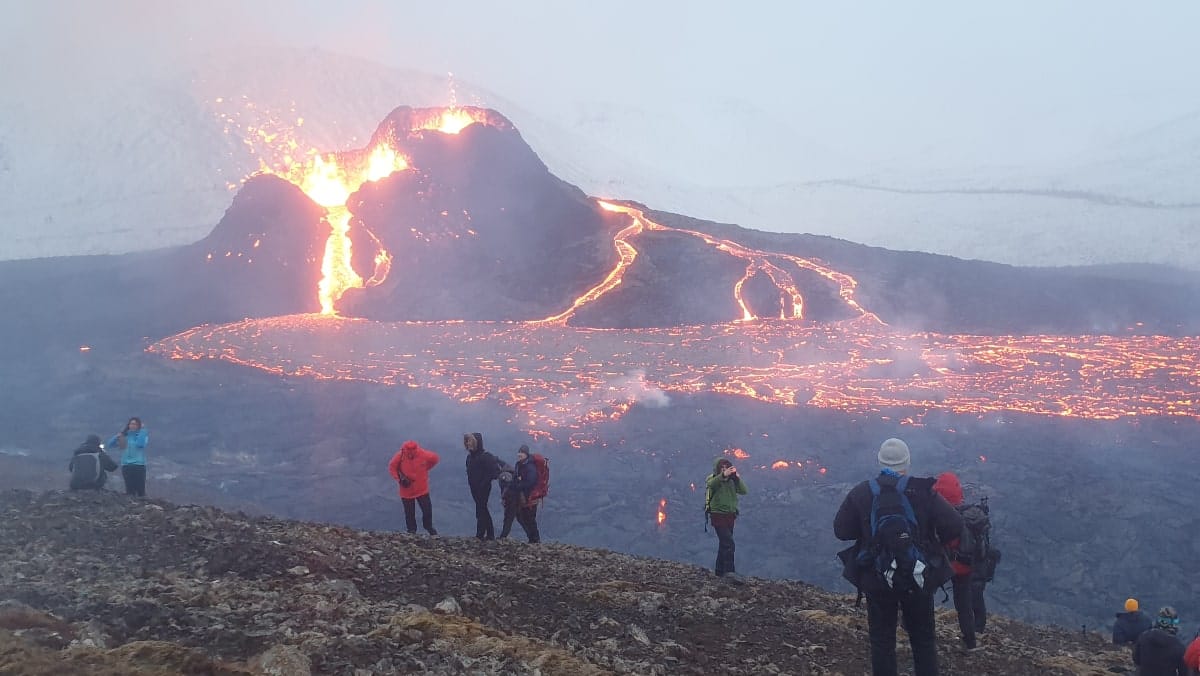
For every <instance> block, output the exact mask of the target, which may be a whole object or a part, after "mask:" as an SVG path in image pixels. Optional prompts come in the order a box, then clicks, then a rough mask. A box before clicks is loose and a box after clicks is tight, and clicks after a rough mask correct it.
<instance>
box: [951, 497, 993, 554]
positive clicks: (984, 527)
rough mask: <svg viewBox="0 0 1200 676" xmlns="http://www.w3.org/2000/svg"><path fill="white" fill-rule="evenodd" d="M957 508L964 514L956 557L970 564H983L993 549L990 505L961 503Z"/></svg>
mask: <svg viewBox="0 0 1200 676" xmlns="http://www.w3.org/2000/svg"><path fill="white" fill-rule="evenodd" d="M955 509H957V510H958V513H959V514H961V515H962V518H963V529H962V535H961V536H960V537H959V539H958V551H956V552H954V559H955V560H956V561H959V562H961V563H964V564H966V565H968V566H972V565H977V564H979V565H982V564H983V563H984V562H986V561H987V560H988V556H989V553H990V551H991V549H992V520H991V518H990V516H989V511H988V507H987V505H986V504H982V503H981V504H977V505H959V506H958V507H956V508H955Z"/></svg>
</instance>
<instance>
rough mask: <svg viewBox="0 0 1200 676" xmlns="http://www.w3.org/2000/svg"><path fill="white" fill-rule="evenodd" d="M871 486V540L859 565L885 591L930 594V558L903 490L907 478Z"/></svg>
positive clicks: (870, 484)
mask: <svg viewBox="0 0 1200 676" xmlns="http://www.w3.org/2000/svg"><path fill="white" fill-rule="evenodd" d="M868 485H869V486H870V487H871V537H870V539H869V540H868V541H867V543H866V546H865V547H864V548H862V549H861V550H860V551H859V554H858V557H859V564H860V565H861V566H863V567H864V568H866V569H868V570H871V571H873V572H874V574H875V575H876V576H878V578H879V581H880V582H882V583H883V586H885V587H886V588H888V589H890V590H892V591H894V592H897V593H899V594H904V595H908V594H916V593H922V592H932V591H933V588H934V587H935V586H936V585H934V584H931V583H932V581H931V580H927V579H926V573H927V572H931V571H929V557H928V556H927V553H926V551H925V549H924V548H923V543H922V542H921V527H920V525H919V524H918V523H917V515H916V513H915V512H913V507H912V503H911V502H909V500H908V496H906V495H905V494H904V490H905V489H906V488H907V487H908V477H907V476H903V477H900V480H899V481H897V482H896V483H895V485H893V484H891V483H886V484H880V483H879V481H878V480H877V479H871V480H870V481H869V482H868Z"/></svg>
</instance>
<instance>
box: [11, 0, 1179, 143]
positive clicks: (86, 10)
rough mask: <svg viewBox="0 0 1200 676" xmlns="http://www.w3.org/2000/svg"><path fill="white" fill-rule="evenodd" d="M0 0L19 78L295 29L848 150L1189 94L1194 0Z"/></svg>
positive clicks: (986, 138) (965, 135)
mask: <svg viewBox="0 0 1200 676" xmlns="http://www.w3.org/2000/svg"><path fill="white" fill-rule="evenodd" d="M4 4H5V5H6V8H5V12H6V14H7V15H8V16H7V17H6V20H5V21H3V24H2V25H3V27H2V28H0V38H2V40H3V46H0V56H3V57H4V59H5V62H6V65H5V68H4V70H5V71H6V74H5V75H3V76H0V77H3V79H5V80H7V82H6V83H5V84H6V86H7V87H10V88H11V86H12V85H13V84H14V83H15V84H18V85H21V86H24V87H27V88H28V91H30V92H31V93H30V94H29V95H33V96H36V95H42V94H44V93H46V92H52V91H53V89H54V88H55V87H58V86H70V84H71V83H72V82H74V81H77V80H78V79H79V78H86V79H88V80H90V81H92V82H103V81H106V80H107V79H113V78H122V77H123V78H127V77H129V76H130V75H136V74H137V73H138V72H139V71H140V70H141V69H143V68H144V69H151V68H160V67H163V66H168V65H171V64H175V63H178V62H180V61H183V60H186V59H188V58H193V57H194V56H195V55H197V54H202V53H204V52H205V51H207V50H213V49H220V48H222V47H224V46H227V45H231V44H237V43H249V44H256V45H263V44H267V45H271V44H280V45H287V46H293V47H310V46H312V47H320V48H323V49H327V50H331V51H337V52H341V53H345V54H350V55H354V56H359V57H364V58H368V59H371V60H375V61H379V62H383V63H387V64H390V65H395V66H400V67H406V68H413V69H418V70H425V71H428V72H431V73H435V74H436V73H446V72H450V71H452V72H454V73H455V75H456V76H457V77H459V78H461V79H462V80H465V81H469V82H471V83H473V84H475V85H477V86H480V87H483V88H485V89H488V90H490V91H494V92H496V93H497V94H499V95H502V96H504V97H506V98H508V99H511V100H513V101H516V102H517V103H518V104H519V105H522V106H523V107H525V108H528V109H531V110H537V111H540V112H543V113H544V114H545V115H546V116H548V117H552V116H554V115H555V114H556V113H561V112H565V111H569V110H578V107H579V105H580V104H586V103H588V102H594V101H602V102H613V103H619V104H629V105H631V106H633V107H636V108H641V109H645V110H650V111H661V112H662V115H663V123H664V124H670V120H671V117H672V116H675V115H683V114H688V111H689V110H693V109H695V107H696V106H700V107H703V106H704V105H705V102H706V101H711V100H714V99H723V100H745V101H750V102H753V104H754V105H755V106H757V107H759V108H762V109H766V110H770V111H772V112H773V113H775V114H777V115H779V116H783V117H785V118H786V119H788V120H789V121H790V122H791V123H792V124H793V125H794V128H795V129H796V130H798V131H800V132H801V133H803V134H805V135H807V136H809V137H811V138H812V139H814V140H815V141H817V142H819V143H821V144H825V145H827V146H830V147H833V148H836V149H837V150H838V151H839V152H841V153H844V154H845V155H846V156H848V157H852V158H854V160H855V161H856V162H863V163H867V164H870V163H872V162H875V161H889V160H896V159H897V158H900V159H901V160H904V159H905V158H907V159H909V160H911V161H912V162H913V163H914V165H916V164H920V159H921V158H922V157H923V156H930V155H932V156H935V157H937V158H938V161H953V162H954V163H955V164H964V163H965V164H968V165H969V164H994V163H1002V164H1026V163H1039V162H1045V161H1057V160H1060V159H1063V158H1069V157H1071V156H1072V155H1075V154H1077V153H1080V152H1083V151H1085V150H1087V149H1090V148H1093V147H1096V146H1098V145H1102V144H1104V143H1106V142H1109V141H1113V140H1117V139H1120V138H1121V137H1123V136H1125V135H1128V134H1133V133H1137V132H1139V131H1142V130H1144V129H1146V128H1149V127H1152V126H1154V125H1156V124H1158V123H1162V122H1166V121H1169V120H1171V119H1173V118H1177V117H1180V116H1183V115H1187V114H1190V113H1194V112H1196V111H1200V86H1198V84H1197V83H1200V39H1198V38H1197V36H1198V35H1200V2H1196V1H1194V0H1170V1H1168V0H1161V1H1156V2H1142V3H1134V2H1115V1H1108V0H1086V1H1085V0H1078V1H1075V2H1062V1H1054V0H1036V1H1017V2H1013V1H1005V2H988V3H985V2H962V1H960V0H959V1H954V2H940V1H939V2H934V1H923V2H909V3H899V2H855V3H843V2H829V1H825V2H773V3H767V2H760V3H754V2H742V3H734V2H708V1H695V0H693V1H687V2H684V1H659V2H651V1H647V0H641V1H625V0H608V1H606V2H564V1H562V0H556V1H549V0H547V1H540V2H532V1H531V2H521V1H519V0H510V1H508V2H487V3H482V2H479V3H477V2H468V1H465V0H464V1H463V2H456V3H455V2H449V3H448V2H435V1H433V2H431V1H429V0H426V1H424V2H399V1H361V2H353V1H346V2H336V3H335V2H327V1H324V0H297V1H293V2H284V1H281V0H263V1H259V2H253V1H244V2H232V1H228V0H216V1H206V2H197V3H184V2H178V3H177V2H161V1H158V0H126V1H109V2H101V1H91V0H80V1H77V2H75V1H67V0H57V1H56V0H43V1H42V2H37V3H35V2H21V1H19V0H6V2H5V3H4ZM14 64H22V66H23V67H19V68H14ZM9 94H10V95H11V94H13V92H12V91H11V89H10V91H9ZM397 103H401V102H397ZM746 123H748V124H753V121H752V120H748V121H746ZM903 163H904V162H903V161H902V162H901V164H903Z"/></svg>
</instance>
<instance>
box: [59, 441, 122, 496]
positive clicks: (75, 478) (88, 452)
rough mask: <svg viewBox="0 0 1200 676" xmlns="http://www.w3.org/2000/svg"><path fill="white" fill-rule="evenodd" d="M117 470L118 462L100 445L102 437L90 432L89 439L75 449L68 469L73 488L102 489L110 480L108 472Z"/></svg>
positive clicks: (74, 489) (75, 489)
mask: <svg viewBox="0 0 1200 676" xmlns="http://www.w3.org/2000/svg"><path fill="white" fill-rule="evenodd" d="M116 470H117V463H116V462H114V461H113V459H112V458H110V457H108V454H107V453H105V452H104V448H103V447H102V446H101V445H100V437H99V436H97V435H95V434H89V435H88V437H87V440H86V441H84V442H83V443H82V444H80V445H79V448H77V449H75V454H74V455H73V456H72V457H71V462H70V464H68V465H67V471H69V472H70V473H71V484H70V485H71V490H73V491H78V490H89V489H90V490H97V491H98V490H100V489H102V488H104V482H106V481H108V473H109V472H115V471H116Z"/></svg>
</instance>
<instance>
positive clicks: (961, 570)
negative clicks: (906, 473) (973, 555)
mask: <svg viewBox="0 0 1200 676" xmlns="http://www.w3.org/2000/svg"><path fill="white" fill-rule="evenodd" d="M933 490H935V491H937V494H938V495H940V496H942V497H943V498H945V499H946V502H948V503H950V506H951V507H954V508H956V509H957V508H958V507H959V505H962V504H963V490H962V484H961V483H959V480H958V475H956V474H955V473H954V472H942V473H941V474H940V475H938V478H937V481H936V482H934V484H933ZM964 528H965V526H964ZM963 537H966V535H965V534H964V535H963V536H961V537H957V538H954V539H953V540H951V541H950V542H948V543H946V553H947V554H948V555H949V558H950V568H951V570H952V571H953V572H954V577H952V578H950V582H951V585H952V586H953V588H954V612H955V613H956V614H957V615H958V630H959V631H960V632H961V633H962V642H963V647H965V648H966V649H967V650H975V649H976V648H977V647H978V642H977V639H976V638H975V631H976V629H979V630H980V631H982V626H983V622H984V621H985V619H984V618H986V617H987V608H986V606H984V602H983V586H984V582H983V581H982V580H980V583H979V584H978V585H975V584H974V578H975V576H974V575H973V571H972V565H973V563H974V562H973V561H971V559H970V557H969V556H967V555H965V554H964V553H963V552H961V551H960V545H961V544H962V539H963ZM976 587H978V589H977V590H976ZM976 591H977V593H976Z"/></svg>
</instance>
